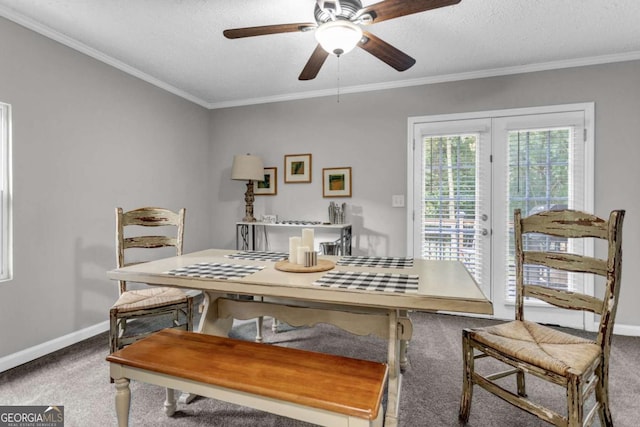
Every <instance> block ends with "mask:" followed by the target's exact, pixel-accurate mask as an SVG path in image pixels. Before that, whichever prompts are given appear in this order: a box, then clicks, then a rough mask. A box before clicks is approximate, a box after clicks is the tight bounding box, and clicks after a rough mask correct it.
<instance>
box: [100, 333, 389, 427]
mask: <svg viewBox="0 0 640 427" xmlns="http://www.w3.org/2000/svg"><path fill="white" fill-rule="evenodd" d="M107 361H108V362H110V370H111V377H112V378H113V379H114V380H115V387H116V399H115V400H116V412H117V415H118V425H119V426H120V427H123V426H127V425H128V422H129V406H130V404H131V391H130V389H129V380H131V379H133V380H137V381H142V382H146V383H149V384H156V385H159V386H163V387H167V401H166V402H165V412H166V413H167V415H169V416H171V415H173V413H174V412H175V410H176V400H175V397H174V395H173V394H174V393H173V390H174V389H176V390H182V391H185V392H189V393H194V394H197V395H200V396H205V397H210V398H214V399H218V400H223V401H226V402H231V403H236V404H239V405H243V406H248V407H251V408H255V409H259V410H262V411H266V412H271V413H274V414H278V415H282V416H285V417H290V418H294V419H298V420H302V421H306V422H310V423H314V424H317V425H323V426H331V427H335V426H345V427H346V426H349V427H354V426H358V427H359V426H382V424H383V410H382V408H381V406H382V405H381V400H382V395H383V393H384V389H385V383H386V380H387V372H388V369H387V365H386V364H384V363H378V362H371V361H367V360H360V359H353V358H348V357H341V356H334V355H329V354H323V353H316V352H311V351H305V350H299V349H293V348H287V347H279V346H275V345H268V344H259V343H255V342H248V341H241V340H236V339H232V338H224V337H217V336H212V335H205V334H198V333H195V332H188V331H182V330H176V329H165V330H162V331H160V332H157V333H155V334H153V335H151V336H149V337H147V338H145V339H143V340H140V341H138V342H136V343H133V344H131V345H129V346H128V347H125V348H123V349H121V350H119V351H117V352H115V353H113V354H111V355H109V356H108V357H107Z"/></svg>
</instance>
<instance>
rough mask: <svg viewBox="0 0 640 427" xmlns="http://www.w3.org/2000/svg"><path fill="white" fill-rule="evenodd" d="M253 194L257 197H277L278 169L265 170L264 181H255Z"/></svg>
mask: <svg viewBox="0 0 640 427" xmlns="http://www.w3.org/2000/svg"><path fill="white" fill-rule="evenodd" d="M253 194H255V195H256V196H275V195H276V194H278V168H276V167H269V168H264V180H262V181H253Z"/></svg>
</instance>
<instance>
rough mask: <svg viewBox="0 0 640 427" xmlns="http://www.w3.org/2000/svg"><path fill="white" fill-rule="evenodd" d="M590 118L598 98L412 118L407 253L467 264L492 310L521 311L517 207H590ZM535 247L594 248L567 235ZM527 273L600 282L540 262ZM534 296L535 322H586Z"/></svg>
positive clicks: (551, 281)
mask: <svg viewBox="0 0 640 427" xmlns="http://www.w3.org/2000/svg"><path fill="white" fill-rule="evenodd" d="M592 115H593V105H592V104H580V105H568V106H554V107H549V108H532V109H517V110H507V111H494V112H487V113H474V114H465V115H446V116H435V117H434V116H430V117H422V118H414V119H410V128H411V129H410V133H412V141H411V143H410V144H411V146H410V148H411V150H410V154H409V187H410V188H411V190H412V194H413V195H412V197H410V198H409V199H410V204H409V210H410V211H411V212H410V216H409V224H410V226H409V227H408V228H409V231H408V241H409V253H410V254H413V256H414V257H421V258H427V259H452V260H459V261H461V262H463V263H464V264H465V266H466V267H467V269H468V270H469V272H470V273H471V274H472V275H473V276H474V277H475V279H476V281H477V282H478V284H479V286H480V287H481V289H482V290H483V292H484V293H485V295H487V297H489V298H490V299H491V301H492V302H493V305H494V316H495V317H497V318H501V319H511V318H513V316H514V303H515V301H514V297H515V277H514V276H515V271H514V269H515V267H514V249H513V211H514V209H516V208H519V209H521V210H522V212H523V214H524V215H525V216H526V215H530V214H532V213H535V212H538V211H541V210H547V209H561V208H571V209H581V210H587V211H592V209H593V198H592V196H591V195H592V194H593V158H592V154H593V149H592V142H591V141H590V140H589V139H588V138H587V137H586V135H589V133H591V134H592V132H586V131H585V129H586V128H587V126H588V124H589V123H592ZM527 244H530V245H537V246H536V247H538V248H540V249H545V248H551V249H553V250H567V249H571V250H576V249H578V250H580V251H583V252H584V253H588V252H589V251H592V250H593V249H592V248H589V247H585V248H574V246H573V245H574V243H572V242H569V241H566V240H562V239H552V240H549V239H546V240H540V239H538V240H535V238H533V239H532V240H531V241H530V242H527ZM525 274H527V275H528V279H529V280H530V281H533V282H535V283H537V284H542V285H544V286H553V287H561V288H563V289H568V290H577V291H581V292H582V291H583V290H585V291H587V292H591V293H593V283H591V282H581V281H579V280H578V279H579V276H578V275H571V274H569V275H558V274H552V272H550V271H548V270H545V269H541V268H533V267H528V269H527V270H526V271H525ZM526 303H527V304H528V308H527V318H528V319H530V320H536V321H541V322H545V323H555V324H560V325H563V326H571V327H578V328H583V327H584V318H583V315H582V314H581V313H578V312H575V313H574V312H568V313H565V312H564V311H560V310H557V309H555V308H553V307H551V306H549V305H547V304H545V303H542V302H540V301H538V300H535V299H531V300H529V301H527V302H526Z"/></svg>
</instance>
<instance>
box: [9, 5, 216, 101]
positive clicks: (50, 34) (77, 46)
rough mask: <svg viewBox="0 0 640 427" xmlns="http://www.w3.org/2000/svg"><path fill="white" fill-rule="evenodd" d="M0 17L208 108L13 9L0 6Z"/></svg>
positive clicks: (192, 97)
mask: <svg viewBox="0 0 640 427" xmlns="http://www.w3.org/2000/svg"><path fill="white" fill-rule="evenodd" d="M0 16H2V17H4V18H6V19H8V20H10V21H12V22H15V23H16V24H18V25H21V26H23V27H25V28H27V29H29V30H32V31H35V32H36V33H38V34H41V35H43V36H45V37H47V38H49V39H51V40H54V41H57V42H58V43H61V44H63V45H65V46H67V47H70V48H71V49H74V50H77V51H78V52H80V53H83V54H85V55H87V56H90V57H92V58H94V59H97V60H98V61H101V62H104V63H105V64H107V65H110V66H112V67H114V68H117V69H118V70H120V71H123V72H125V73H127V74H130V75H132V76H134V77H137V78H139V79H140V80H144V81H145V82H147V83H150V84H152V85H154V86H157V87H159V88H160V89H163V90H165V91H167V92H170V93H172V94H174V95H177V96H179V97H181V98H184V99H186V100H187V101H191V102H193V103H194V104H198V105H200V106H202V107H205V108H208V105H209V103H208V102H206V101H204V100H202V99H200V98H198V97H196V96H193V95H192V94H190V93H188V92H185V91H183V90H180V89H178V88H176V87H174V86H172V85H170V84H167V83H165V82H163V81H162V80H159V79H157V78H155V77H153V76H151V75H149V74H147V73H144V72H142V71H140V70H138V69H137V68H134V67H131V66H130V65H127V64H125V63H124V62H122V61H119V60H117V59H115V58H113V57H111V56H109V55H105V54H104V53H102V52H100V51H98V50H96V49H93V48H91V47H89V46H87V45H85V44H83V43H80V42H79V41H77V40H75V39H72V38H71V37H68V36H66V35H64V34H62V33H60V32H58V31H55V30H53V29H51V28H50V27H47V26H46V25H43V24H41V23H40V22H37V21H34V20H33V19H31V18H28V17H26V16H24V15H21V14H19V13H17V12H16V11H15V10H13V9H9V8H7V7H5V6H0Z"/></svg>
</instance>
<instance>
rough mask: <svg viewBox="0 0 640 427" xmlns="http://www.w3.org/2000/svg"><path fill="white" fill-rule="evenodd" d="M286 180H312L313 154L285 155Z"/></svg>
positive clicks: (292, 181)
mask: <svg viewBox="0 0 640 427" xmlns="http://www.w3.org/2000/svg"><path fill="white" fill-rule="evenodd" d="M284 182H286V183H291V184H293V183H298V182H311V154H286V155H285V156H284Z"/></svg>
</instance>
